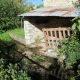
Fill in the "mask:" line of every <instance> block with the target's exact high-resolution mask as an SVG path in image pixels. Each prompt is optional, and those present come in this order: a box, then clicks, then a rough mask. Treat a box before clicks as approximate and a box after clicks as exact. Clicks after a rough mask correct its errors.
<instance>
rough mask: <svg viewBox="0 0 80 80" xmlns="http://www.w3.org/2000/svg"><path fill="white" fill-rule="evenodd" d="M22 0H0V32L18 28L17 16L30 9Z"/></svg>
mask: <svg viewBox="0 0 80 80" xmlns="http://www.w3.org/2000/svg"><path fill="white" fill-rule="evenodd" d="M32 6H33V5H32V3H27V2H25V1H24V0H0V32H4V31H7V30H10V29H14V28H17V27H18V26H20V17H18V15H19V14H21V13H23V12H25V11H26V10H27V11H29V10H31V9H32Z"/></svg>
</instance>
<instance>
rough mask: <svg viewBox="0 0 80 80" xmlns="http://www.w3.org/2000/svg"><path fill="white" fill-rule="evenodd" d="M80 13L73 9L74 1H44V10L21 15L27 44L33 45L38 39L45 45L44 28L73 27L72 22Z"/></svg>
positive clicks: (40, 9)
mask: <svg viewBox="0 0 80 80" xmlns="http://www.w3.org/2000/svg"><path fill="white" fill-rule="evenodd" d="M75 1H77V0H73V2H75ZM79 13H80V12H79V11H78V10H76V9H75V8H74V7H73V5H72V0H44V7H43V8H39V9H36V10H32V11H30V12H26V13H23V14H21V15H19V16H23V17H24V32H25V40H26V44H32V43H34V42H35V39H36V38H38V39H39V38H42V39H43V40H42V43H43V44H42V45H45V43H46V42H45V41H46V40H45V39H44V34H43V28H45V29H46V28H48V29H49V28H59V27H62V28H64V27H71V25H72V24H71V22H70V20H71V19H72V18H73V17H76V16H79V15H80V14H79ZM57 33H58V32H57ZM62 33H63V32H62ZM47 36H50V35H47ZM48 42H49V41H48V40H47V43H48Z"/></svg>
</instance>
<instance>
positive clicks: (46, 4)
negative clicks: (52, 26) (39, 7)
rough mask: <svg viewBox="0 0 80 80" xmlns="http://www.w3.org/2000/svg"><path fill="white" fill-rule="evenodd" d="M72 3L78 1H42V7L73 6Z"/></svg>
mask: <svg viewBox="0 0 80 80" xmlns="http://www.w3.org/2000/svg"><path fill="white" fill-rule="evenodd" d="M72 1H73V2H75V1H78V0H44V7H52V6H73V4H72Z"/></svg>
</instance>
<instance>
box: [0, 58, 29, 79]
mask: <svg viewBox="0 0 80 80" xmlns="http://www.w3.org/2000/svg"><path fill="white" fill-rule="evenodd" d="M0 79H1V80H30V78H29V77H28V75H27V73H26V72H25V71H23V70H22V69H20V64H19V63H18V64H11V63H10V64H9V65H7V68H5V60H4V59H0Z"/></svg>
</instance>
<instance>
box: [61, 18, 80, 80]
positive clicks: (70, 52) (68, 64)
mask: <svg viewBox="0 0 80 80" xmlns="http://www.w3.org/2000/svg"><path fill="white" fill-rule="evenodd" d="M72 22H73V25H72V30H73V33H72V35H71V36H70V37H69V39H68V40H64V41H62V42H60V49H59V56H62V55H64V54H66V55H67V58H66V59H65V60H64V63H65V64H64V66H65V68H66V69H73V70H74V71H75V68H76V71H75V74H76V76H73V77H72V78H71V79H70V80H75V79H76V78H77V77H79V76H80V18H79V17H77V18H74V19H73V20H72ZM77 74H78V75H77Z"/></svg>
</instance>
